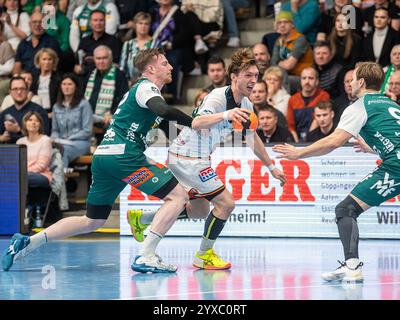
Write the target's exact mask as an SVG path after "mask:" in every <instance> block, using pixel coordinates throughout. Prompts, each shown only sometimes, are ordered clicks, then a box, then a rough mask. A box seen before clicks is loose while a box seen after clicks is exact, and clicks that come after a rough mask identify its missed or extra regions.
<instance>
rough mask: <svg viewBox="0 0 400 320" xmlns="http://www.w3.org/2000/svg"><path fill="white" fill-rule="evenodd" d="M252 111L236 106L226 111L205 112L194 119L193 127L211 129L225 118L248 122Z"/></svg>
mask: <svg viewBox="0 0 400 320" xmlns="http://www.w3.org/2000/svg"><path fill="white" fill-rule="evenodd" d="M249 115H250V111H249V110H247V109H241V108H234V109H231V110H227V111H225V112H218V113H212V114H203V115H199V116H196V117H195V118H194V119H193V123H192V128H193V129H195V130H201V129H209V128H211V127H212V126H213V125H215V124H217V123H218V122H221V121H223V120H229V121H237V122H240V123H242V122H246V121H247V120H248V119H249Z"/></svg>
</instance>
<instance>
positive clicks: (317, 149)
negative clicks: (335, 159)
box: [272, 129, 352, 160]
mask: <svg viewBox="0 0 400 320" xmlns="http://www.w3.org/2000/svg"><path fill="white" fill-rule="evenodd" d="M351 137H352V135H351V133H348V132H347V131H345V130H342V129H336V130H335V131H334V132H333V133H332V134H330V135H329V136H327V137H325V138H323V139H320V140H318V141H316V142H314V143H313V144H311V145H309V146H307V147H305V148H303V149H297V148H295V147H294V146H292V145H290V144H287V143H285V144H278V145H276V146H274V147H273V148H272V150H273V151H275V152H278V153H280V154H281V155H279V156H277V158H286V159H290V160H296V159H302V158H308V157H314V156H322V155H324V154H327V153H329V152H331V151H333V150H335V149H336V148H339V147H341V146H342V145H344V144H345V143H346V142H347V141H349V139H350V138H351Z"/></svg>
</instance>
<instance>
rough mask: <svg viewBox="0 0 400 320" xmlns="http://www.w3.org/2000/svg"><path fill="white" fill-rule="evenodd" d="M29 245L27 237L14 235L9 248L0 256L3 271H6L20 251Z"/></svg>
mask: <svg viewBox="0 0 400 320" xmlns="http://www.w3.org/2000/svg"><path fill="white" fill-rule="evenodd" d="M30 243H31V239H29V237H27V236H24V235H22V234H20V233H16V234H14V235H13V236H12V238H11V240H10V246H9V247H8V248H6V249H5V250H4V251H3V254H2V256H1V266H2V267H3V270H4V271H8V270H9V269H10V268H11V266H12V265H13V263H14V257H15V255H16V254H17V253H18V252H21V250H22V249H24V248H26V246H27V245H28V244H30Z"/></svg>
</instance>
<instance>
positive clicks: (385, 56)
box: [364, 7, 400, 67]
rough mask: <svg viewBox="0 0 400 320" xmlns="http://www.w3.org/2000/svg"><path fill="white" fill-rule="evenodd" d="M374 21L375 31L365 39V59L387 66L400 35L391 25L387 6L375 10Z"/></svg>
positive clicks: (399, 41)
mask: <svg viewBox="0 0 400 320" xmlns="http://www.w3.org/2000/svg"><path fill="white" fill-rule="evenodd" d="M373 23H374V31H373V32H372V33H370V34H369V35H368V36H367V38H366V39H365V40H364V55H365V60H367V61H374V62H377V63H379V64H380V65H381V66H382V67H386V66H388V65H389V64H390V50H392V48H393V46H395V45H396V44H399V43H400V35H399V32H398V31H394V30H393V29H392V28H391V27H390V17H389V11H388V9H386V8H385V7H382V8H379V9H376V10H375V13H374V22H373Z"/></svg>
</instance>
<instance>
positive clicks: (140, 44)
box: [119, 12, 152, 86]
mask: <svg viewBox="0 0 400 320" xmlns="http://www.w3.org/2000/svg"><path fill="white" fill-rule="evenodd" d="M133 23H134V29H135V31H136V38H134V39H132V40H129V41H126V42H124V45H123V47H122V53H121V59H120V62H119V65H120V69H121V70H122V71H124V72H125V74H126V75H127V77H128V81H129V86H132V85H133V84H134V83H135V82H136V80H137V78H138V77H139V72H138V71H137V69H136V68H135V66H134V59H135V57H136V55H137V54H138V53H139V51H140V50H143V49H148V48H150V46H151V40H152V38H151V36H150V25H151V16H150V14H148V13H146V12H138V13H137V14H136V15H135V16H134V18H133Z"/></svg>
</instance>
